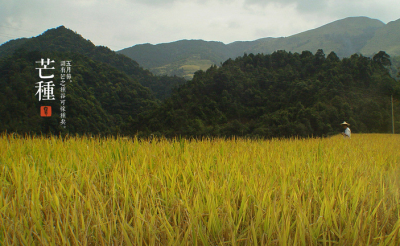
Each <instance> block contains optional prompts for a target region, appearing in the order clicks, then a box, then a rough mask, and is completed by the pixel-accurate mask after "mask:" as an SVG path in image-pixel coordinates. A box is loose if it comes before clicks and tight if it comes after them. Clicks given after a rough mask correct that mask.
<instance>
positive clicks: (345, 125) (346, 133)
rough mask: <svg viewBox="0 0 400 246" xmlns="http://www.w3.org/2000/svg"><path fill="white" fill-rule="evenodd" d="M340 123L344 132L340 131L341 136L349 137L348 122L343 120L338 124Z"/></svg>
mask: <svg viewBox="0 0 400 246" xmlns="http://www.w3.org/2000/svg"><path fill="white" fill-rule="evenodd" d="M340 125H342V127H343V129H344V132H342V135H343V137H344V138H351V131H350V128H349V126H350V124H349V123H347V122H346V121H343V123H342V124H340Z"/></svg>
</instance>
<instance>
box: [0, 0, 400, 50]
mask: <svg viewBox="0 0 400 246" xmlns="http://www.w3.org/2000/svg"><path fill="white" fill-rule="evenodd" d="M398 13H400V6H399V4H398V3H397V0H382V1H375V0H355V1H351V2H350V1H345V0H335V1H334V0H322V1H321V0H301V1H299V0H284V1H281V0H279V1H278V0H267V1H265V0H232V1H228V0H216V1H215V0H213V1H211V0H205V1H200V0H150V1H149V0H114V1H111V0H70V1H62V2H61V1H54V0H36V1H32V0H14V1H9V0H0V23H1V24H0V43H3V42H5V41H7V40H9V39H11V38H19V37H31V36H36V35H39V34H40V33H42V32H43V31H45V30H46V29H49V28H55V27H57V26H60V25H64V26H66V27H67V28H70V29H72V30H74V31H77V32H78V33H80V34H81V35H82V36H83V37H84V38H87V39H90V40H91V41H92V42H93V43H94V44H96V45H105V46H108V47H110V48H111V49H114V50H119V49H122V48H126V47H129V46H132V45H135V44H139V43H153V44H155V43H161V42H171V41H175V40H180V39H204V40H215V41H223V42H225V43H229V42H233V41H236V40H254V39H258V38H263V37H280V36H289V35H292V34H296V33H299V32H302V31H306V30H308V29H311V28H316V27H318V26H321V25H324V24H327V23H329V22H331V21H334V20H337V19H341V18H345V17H348V16H368V17H371V18H377V19H380V20H382V21H384V22H388V21H392V20H396V19H398V18H399V17H400V16H399V14H398Z"/></svg>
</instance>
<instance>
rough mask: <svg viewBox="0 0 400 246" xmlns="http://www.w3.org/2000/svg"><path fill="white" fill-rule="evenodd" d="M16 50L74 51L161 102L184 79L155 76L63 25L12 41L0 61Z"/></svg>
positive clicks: (0, 53)
mask: <svg viewBox="0 0 400 246" xmlns="http://www.w3.org/2000/svg"><path fill="white" fill-rule="evenodd" d="M17 49H24V50H26V51H27V52H30V51H36V50H39V51H43V52H47V51H50V52H54V51H56V52H74V53H78V54H82V55H85V56H87V57H88V58H90V59H93V60H94V61H98V62H103V63H106V64H108V65H110V66H112V67H114V68H116V69H118V70H119V71H121V72H124V73H125V74H127V75H128V76H130V77H131V78H132V79H134V80H136V81H138V82H139V83H140V84H141V85H143V86H145V87H148V88H150V89H151V90H154V91H156V92H155V96H156V98H158V99H160V100H162V99H164V98H165V97H167V96H168V95H169V94H170V93H171V90H172V88H173V87H174V86H176V85H178V84H181V83H184V82H185V80H184V79H182V78H178V77H168V78H165V77H159V76H155V75H153V74H152V73H151V72H150V71H148V70H146V69H143V68H142V67H140V66H139V64H138V63H137V62H136V61H134V60H132V59H130V58H128V57H126V56H125V55H121V54H117V53H116V52H114V51H112V50H110V49H109V48H108V47H104V46H95V45H94V44H93V43H92V42H91V41H90V40H86V39H84V38H83V37H82V36H81V35H79V34H77V33H76V32H74V31H72V30H70V29H68V28H66V27H64V26H60V27H58V28H54V29H49V30H47V31H46V32H44V33H43V34H42V35H39V36H37V37H33V38H29V39H26V38H25V39H17V40H11V41H9V42H7V43H5V44H3V45H1V46H0V58H2V57H7V56H10V55H11V54H13V52H15V51H16V50H17ZM165 82H167V83H165Z"/></svg>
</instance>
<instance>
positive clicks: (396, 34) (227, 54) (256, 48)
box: [117, 17, 400, 79]
mask: <svg viewBox="0 0 400 246" xmlns="http://www.w3.org/2000/svg"><path fill="white" fill-rule="evenodd" d="M399 40H400V19H398V20H396V21H392V22H389V23H388V24H384V23H383V22H381V21H380V20H376V19H371V18H368V17H349V18H345V19H341V20H337V21H334V22H332V23H329V24H326V25H324V26H321V27H318V28H316V29H312V30H308V31H305V32H302V33H299V34H295V35H292V36H289V37H279V38H262V39H258V40H254V41H244V42H242V41H237V42H233V43H230V44H224V43H222V42H215V41H203V40H180V41H176V42H171V43H163V44H157V45H152V44H140V45H135V46H132V47H130V48H126V49H123V50H120V51H117V53H120V54H124V55H126V56H128V57H130V58H132V59H133V60H135V61H137V62H138V63H139V64H140V65H141V66H143V67H144V68H146V69H149V70H150V71H152V72H153V73H155V74H167V75H178V76H184V77H185V78H187V79H190V78H191V77H192V76H193V73H194V72H195V71H197V70H199V69H203V70H205V69H207V68H208V67H209V66H210V65H212V64H218V65H219V64H220V63H221V62H223V61H225V60H227V59H228V58H236V57H237V56H241V55H243V54H244V53H248V54H249V53H254V54H257V53H264V54H271V53H273V52H274V51H276V50H286V51H290V52H302V51H304V50H309V51H311V52H313V53H314V52H316V51H317V50H318V49H323V50H324V52H325V53H326V54H328V53H330V52H331V51H334V52H335V53H336V54H337V55H338V56H339V57H341V58H342V57H349V56H350V55H352V54H354V53H361V54H363V55H364V56H373V55H374V54H376V53H378V52H379V51H380V50H384V51H386V52H387V53H388V54H389V55H390V56H398V55H400V43H399Z"/></svg>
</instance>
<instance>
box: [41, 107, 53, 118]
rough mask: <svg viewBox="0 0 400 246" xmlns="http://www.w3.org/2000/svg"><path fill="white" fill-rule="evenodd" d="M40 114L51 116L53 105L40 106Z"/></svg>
mask: <svg viewBox="0 0 400 246" xmlns="http://www.w3.org/2000/svg"><path fill="white" fill-rule="evenodd" d="M40 116H42V117H50V116H51V106H41V107H40Z"/></svg>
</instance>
